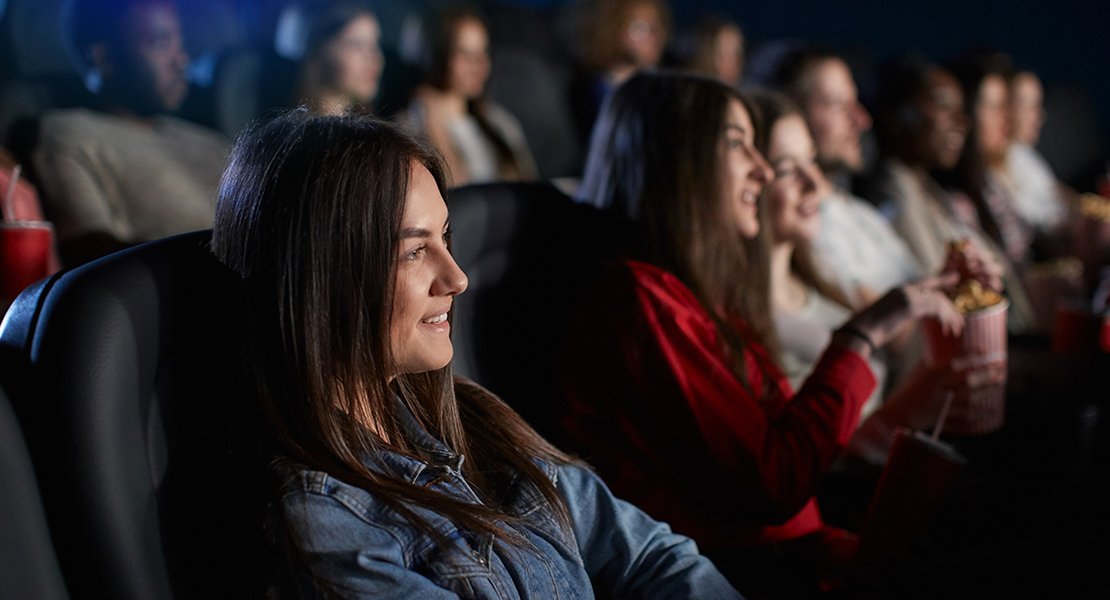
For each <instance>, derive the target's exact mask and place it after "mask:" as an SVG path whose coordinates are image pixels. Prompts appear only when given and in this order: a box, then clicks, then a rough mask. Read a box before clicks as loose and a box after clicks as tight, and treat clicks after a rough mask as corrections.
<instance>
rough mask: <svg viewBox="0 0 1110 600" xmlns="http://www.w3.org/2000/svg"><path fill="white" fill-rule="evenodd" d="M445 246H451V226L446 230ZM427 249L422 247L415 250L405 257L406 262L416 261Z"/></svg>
mask: <svg viewBox="0 0 1110 600" xmlns="http://www.w3.org/2000/svg"><path fill="white" fill-rule="evenodd" d="M443 244H444V245H445V246H450V245H451V227H450V226H448V227H447V229H446V230H444V232H443ZM427 249H428V247H427V246H420V247H418V248H413V249H412V250H411V251H410V252H409V253H408V254H406V255H405V260H416V258H417V257H418V256H420V255H421V254H422V253H423V252H424V251H425V250H427Z"/></svg>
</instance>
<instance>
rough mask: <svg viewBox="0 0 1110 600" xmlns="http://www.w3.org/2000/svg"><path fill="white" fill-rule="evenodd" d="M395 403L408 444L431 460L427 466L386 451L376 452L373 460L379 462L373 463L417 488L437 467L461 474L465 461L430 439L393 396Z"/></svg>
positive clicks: (399, 400) (442, 444) (407, 457)
mask: <svg viewBox="0 0 1110 600" xmlns="http://www.w3.org/2000/svg"><path fill="white" fill-rule="evenodd" d="M393 401H394V402H395V403H396V405H397V409H398V410H397V418H398V420H399V421H400V424H401V428H402V429H404V431H405V435H407V436H408V439H409V441H411V442H412V444H413V445H414V446H416V447H417V448H418V449H419V450H420V451H421V452H422V453H423V454H424V455H425V456H427V457H428V461H427V462H424V461H421V460H417V459H414V458H412V457H409V456H405V455H403V454H398V453H396V452H389V451H384V452H377V453H376V454H375V456H374V458H375V459H376V460H374V461H373V462H376V463H378V464H381V465H383V466H384V467H386V468H388V469H389V470H390V471H392V472H393V473H395V474H396V475H397V476H398V477H400V478H402V479H404V480H405V481H408V482H409V483H416V484H418V485H419V484H420V481H419V480H420V479H421V475H422V474H424V472H425V471H426V470H427V469H428V467H435V468H437V469H436V470H443V469H451V470H454V471H456V472H458V471H460V470H461V469H462V464H463V461H465V460H466V457H465V456H464V455H462V454H458V453H457V452H455V451H453V450H451V449H450V448H448V447H447V445H446V444H444V443H443V442H441V441H439V440H437V439H435V438H434V437H432V436H431V435H429V434H428V432H427V431H426V430H425V429H424V427H423V426H421V425H420V423H419V422H418V421H417V420H416V417H415V416H413V414H412V411H410V410H409V408H408V406H407V405H406V404H405V403H404V402H402V401H401V399H400V398H398V397H396V396H394V399H393Z"/></svg>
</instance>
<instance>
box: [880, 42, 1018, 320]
mask: <svg viewBox="0 0 1110 600" xmlns="http://www.w3.org/2000/svg"><path fill="white" fill-rule="evenodd" d="M877 111H878V114H877V117H878V123H879V128H878V131H877V133H878V134H879V143H880V146H881V148H882V151H883V156H884V158H883V162H882V164H881V165H880V167H879V169H878V171H877V172H876V174H875V177H874V180H873V181H872V182H871V186H870V191H869V194H868V195H869V196H871V198H870V199H871V200H872V201H873V202H874V203H876V204H878V205H879V206H880V210H882V211H883V212H884V213H885V214H886V215H887V216H888V217H889V218H890V220H891V222H892V224H893V225H894V229H895V230H896V231H897V232H898V233H899V234H900V235H901V236H902V238H903V239H904V240H905V241H906V243H907V244H908V245H909V248H910V250H911V251H912V252H913V253H914V255H915V256H916V257H917V259H918V261H919V262H920V263H921V266H922V268H923V269H924V270H925V272H932V273H935V272H937V271H939V270H940V269H941V267H943V266H944V264H945V262H946V258H947V255H948V246H949V243H950V242H953V241H959V240H965V239H967V240H971V241H972V242H973V243H974V244H975V245H976V246H977V247H979V248H980V249H982V251H983V252H984V255H985V257H986V260H988V261H989V262H991V263H994V264H997V265H1008V261H1007V260H1006V257H1005V254H1004V252H1003V251H1002V250H1001V249H999V248H998V246H997V245H996V244H995V243H994V241H993V240H992V239H991V238H990V236H988V235H986V234H985V233H984V232H983V231H982V230H981V229H979V228H978V227H976V226H975V223H976V209H975V206H974V205H973V203H972V201H971V200H970V199H968V197H967V196H966V195H964V194H962V193H952V192H950V191H948V190H947V189H945V188H944V187H943V186H942V185H941V184H940V183H939V182H937V180H936V179H935V178H934V176H933V173H934V172H945V171H951V170H952V169H954V168H955V167H956V165H957V164H958V163H959V162H960V158H961V156H962V154H963V150H964V144H965V141H966V140H967V136H968V117H967V115H966V114H965V113H964V96H963V91H962V90H961V88H960V82H959V81H958V80H957V79H956V77H955V76H954V75H952V73H950V72H949V71H947V70H945V69H943V68H941V67H939V66H937V65H935V64H933V63H931V62H929V61H927V60H925V59H924V58H921V57H918V56H909V57H904V58H901V59H899V60H897V61H895V62H893V63H892V64H890V65H887V66H886V67H885V68H884V69H883V73H882V77H881V81H880V84H879V96H878V106H877ZM1003 268H1005V267H1003ZM1005 270H1006V277H1005V284H1006V286H1007V288H1008V293H1009V295H1010V300H1011V310H1010V311H1009V312H1008V317H1009V319H1010V327H1011V330H1013V331H1024V330H1025V329H1026V328H1027V327H1028V326H1029V324H1030V323H1031V319H1032V313H1031V310H1032V309H1031V308H1030V307H1029V304H1028V301H1027V300H1026V299H1025V296H1024V293H1023V291H1022V289H1021V285H1020V284H1019V283H1018V279H1017V277H1016V275H1015V274H1014V273H1013V271H1012V269H1009V268H1006V269H1005Z"/></svg>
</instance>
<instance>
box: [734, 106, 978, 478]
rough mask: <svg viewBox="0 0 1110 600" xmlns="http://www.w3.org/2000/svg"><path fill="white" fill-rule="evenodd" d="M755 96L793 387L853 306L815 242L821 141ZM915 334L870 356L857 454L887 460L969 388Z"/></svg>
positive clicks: (854, 443) (774, 283)
mask: <svg viewBox="0 0 1110 600" xmlns="http://www.w3.org/2000/svg"><path fill="white" fill-rule="evenodd" d="M754 100H755V103H756V105H757V106H758V107H759V111H760V114H761V116H762V120H763V125H762V127H761V128H760V130H759V133H758V135H756V138H755V142H756V148H758V149H759V150H760V151H761V152H763V153H764V155H765V156H766V157H767V160H768V162H769V163H770V165H771V168H772V170H773V172H774V177H773V179H772V180H771V181H770V183H768V184H767V186H766V188H765V190H764V202H763V209H764V210H765V215H764V218H763V224H764V227H761V229H760V234H759V235H760V237H762V238H766V240H767V243H768V245H769V249H770V252H769V265H770V272H769V275H770V286H769V293H770V298H771V302H770V305H771V311H772V313H773V314H774V324H775V333H776V334H777V336H778V342H779V354H778V360H779V365H780V366H781V367H782V369H783V371H784V372H785V374H786V376H787V377H788V378H789V379H790V384H791V386H792V387H793V388H794V389H799V388H800V387H801V386H802V384H803V383H804V382H805V379H806V378H807V377H809V375H810V373H812V372H813V369H814V368H815V367H816V366H817V363H818V361H819V360H820V359H821V355H822V354H823V353H824V351H825V349H826V347H827V346H828V345H829V343H830V341H831V340H832V336H833V334H834V333H835V331H836V329H837V328H839V327H840V326H842V325H843V324H844V323H846V322H847V321H848V320H849V319H850V318H851V317H852V315H853V314H854V313H855V309H854V308H853V307H852V305H851V303H850V302H849V301H848V299H847V298H846V297H845V296H844V294H843V293H842V292H841V291H840V289H838V288H837V287H836V286H834V285H832V284H831V283H829V282H828V281H826V280H825V279H824V277H823V276H822V274H821V273H820V270H819V268H818V266H817V261H816V257H815V256H814V255H815V249H814V240H815V239H817V238H818V236H819V231H820V229H821V227H822V226H823V225H824V224H823V223H822V222H821V220H820V218H819V210H820V209H819V207H822V206H823V204H824V202H825V201H822V199H821V195H820V190H821V189H822V188H823V175H822V173H821V170H820V168H818V167H817V165H816V162H815V161H814V156H815V154H816V152H815V150H814V146H815V145H814V143H813V139H812V137H811V136H810V134H809V130H808V129H807V127H806V123H805V120H804V119H803V117H802V114H801V111H800V109H798V108H797V107H796V106H795V105H794V104H793V103H792V102H790V100H789V99H787V98H786V97H785V96H782V95H780V94H776V93H773V92H756V93H755V94H754ZM826 201H827V200H826ZM912 332H913V329H912V327H911V328H909V329H908V330H907V331H906V332H903V334H902V335H900V336H898V338H896V339H895V340H892V342H891V343H890V344H888V345H887V346H885V347H884V348H882V349H881V350H880V351H878V352H874V353H872V355H871V357H870V359H868V364H869V365H870V367H871V372H872V373H873V374H874V375H875V379H876V381H877V385H876V386H875V390H874V392H872V394H871V396H870V397H869V398H868V400H867V402H866V403H865V404H864V405H863V408H862V409H861V410H860V420H859V423H860V428H859V429H858V430H857V431H856V433H855V435H853V436H852V439H851V441H850V442H849V445H848V449H847V451H848V453H849V454H850V455H851V456H854V457H858V458H862V459H864V460H866V461H868V462H871V463H874V464H880V465H881V464H882V463H883V462H885V461H886V458H887V453H888V452H889V450H890V447H891V444H892V443H893V441H894V433H895V431H896V429H897V428H898V427H907V428H909V429H920V428H924V427H928V426H931V425H932V424H934V423H935V422H936V420H937V418H938V410H939V409H940V407H941V403H940V402H939V401H938V400H939V399H940V398H941V397H942V396H943V394H944V392H946V391H953V392H962V391H963V390H961V389H957V388H958V387H959V386H956V385H952V384H951V382H950V381H947V380H946V376H947V373H945V372H944V371H943V370H942V369H940V370H938V369H926V368H924V367H923V366H922V365H920V364H917V360H918V358H919V357H918V355H917V350H918V349H917V347H916V346H914V345H913V344H910V343H908V342H907V340H906V339H905V338H907V337H908V334H912ZM911 368H912V369H913V371H912V372H910V369H911ZM900 370H905V371H906V372H907V374H908V377H907V378H906V379H905V380H904V381H900V382H899V385H898V386H897V387H894V386H892V385H890V384H891V383H892V381H893V377H892V376H894V375H897V374H898V373H899V372H900ZM892 388H893V389H892ZM958 396H959V397H958V402H957V405H958V406H957V407H956V409H957V410H962V409H963V407H964V406H965V401H966V400H967V398H968V396H967V395H966V394H963V393H960V394H959V395H958Z"/></svg>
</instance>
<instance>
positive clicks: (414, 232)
mask: <svg viewBox="0 0 1110 600" xmlns="http://www.w3.org/2000/svg"><path fill="white" fill-rule="evenodd" d="M450 228H451V219H447V220H446V221H444V223H443V230H444V231H447V230H448V229H450ZM428 237H432V232H431V231H428V230H427V229H424V228H423V227H409V228H408V229H402V230H401V239H402V240H405V239H408V238H428Z"/></svg>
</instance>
